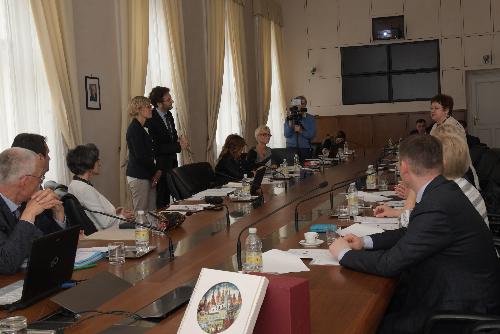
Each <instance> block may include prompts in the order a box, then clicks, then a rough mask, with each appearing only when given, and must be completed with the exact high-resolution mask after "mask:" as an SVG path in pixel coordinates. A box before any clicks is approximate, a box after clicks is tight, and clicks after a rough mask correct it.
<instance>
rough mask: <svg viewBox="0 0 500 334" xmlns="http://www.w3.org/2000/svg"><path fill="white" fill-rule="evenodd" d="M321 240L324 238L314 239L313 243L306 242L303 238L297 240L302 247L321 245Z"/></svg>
mask: <svg viewBox="0 0 500 334" xmlns="http://www.w3.org/2000/svg"><path fill="white" fill-rule="evenodd" d="M323 242H325V241H324V240H321V239H316V241H315V242H313V243H308V242H306V241H305V240H300V241H299V244H301V245H302V246H304V247H318V246H319V245H321V244H322V243H323Z"/></svg>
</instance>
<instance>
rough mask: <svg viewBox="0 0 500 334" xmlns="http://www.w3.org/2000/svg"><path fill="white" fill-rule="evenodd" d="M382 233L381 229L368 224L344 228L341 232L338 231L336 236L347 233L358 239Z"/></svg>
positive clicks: (357, 224)
mask: <svg viewBox="0 0 500 334" xmlns="http://www.w3.org/2000/svg"><path fill="white" fill-rule="evenodd" d="M382 232H384V230H383V229H381V228H380V227H376V226H372V225H370V224H359V223H356V224H352V225H351V226H349V227H346V228H344V229H342V231H339V232H338V234H340V235H341V236H344V235H347V234H349V233H351V234H354V235H357V236H358V237H360V238H361V237H364V236H366V235H372V234H376V233H382Z"/></svg>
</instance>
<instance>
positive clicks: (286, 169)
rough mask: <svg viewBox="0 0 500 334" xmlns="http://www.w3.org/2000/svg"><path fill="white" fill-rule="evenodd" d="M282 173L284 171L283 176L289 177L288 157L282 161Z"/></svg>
mask: <svg viewBox="0 0 500 334" xmlns="http://www.w3.org/2000/svg"><path fill="white" fill-rule="evenodd" d="M281 173H283V176H285V177H288V163H287V162H286V159H283V162H282V163H281Z"/></svg>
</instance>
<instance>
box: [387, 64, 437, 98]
mask: <svg viewBox="0 0 500 334" xmlns="http://www.w3.org/2000/svg"><path fill="white" fill-rule="evenodd" d="M436 94H439V72H438V71H433V72H427V73H402V74H392V99H393V101H414V100H429V99H430V98H431V97H433V96H434V95H436Z"/></svg>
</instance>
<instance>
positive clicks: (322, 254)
mask: <svg viewBox="0 0 500 334" xmlns="http://www.w3.org/2000/svg"><path fill="white" fill-rule="evenodd" d="M288 252H290V253H292V254H295V255H297V256H298V257H300V258H301V259H312V261H311V262H310V263H309V264H311V265H318V266H328V265H329V266H338V265H339V262H338V261H337V260H335V259H334V257H333V256H332V254H331V253H330V251H329V250H328V249H305V248H302V249H289V250H288Z"/></svg>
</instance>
